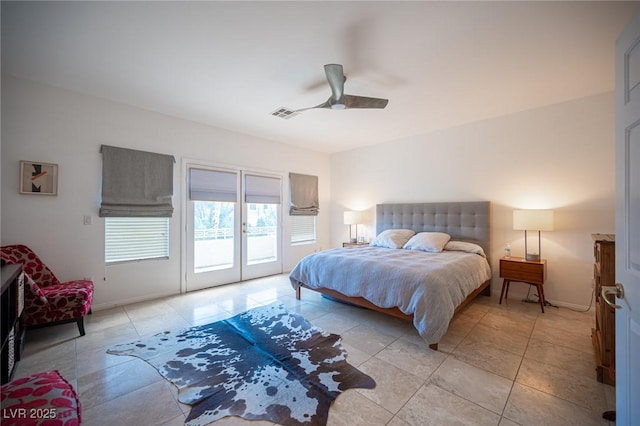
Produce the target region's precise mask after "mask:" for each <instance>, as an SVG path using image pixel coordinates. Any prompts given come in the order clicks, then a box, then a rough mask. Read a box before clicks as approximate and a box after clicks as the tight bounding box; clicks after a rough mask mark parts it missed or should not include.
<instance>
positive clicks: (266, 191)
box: [244, 175, 280, 204]
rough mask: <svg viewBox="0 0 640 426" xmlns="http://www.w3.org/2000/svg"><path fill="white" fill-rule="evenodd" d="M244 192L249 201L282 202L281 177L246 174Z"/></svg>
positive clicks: (259, 202)
mask: <svg viewBox="0 0 640 426" xmlns="http://www.w3.org/2000/svg"><path fill="white" fill-rule="evenodd" d="M244 194H245V195H244V197H245V201H246V202H247V203H257V204H280V178H277V177H269V176H256V175H245V177H244Z"/></svg>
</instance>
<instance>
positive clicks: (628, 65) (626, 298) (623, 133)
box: [616, 13, 640, 425]
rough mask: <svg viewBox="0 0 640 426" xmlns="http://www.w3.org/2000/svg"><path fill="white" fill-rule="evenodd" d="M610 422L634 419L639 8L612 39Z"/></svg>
mask: <svg viewBox="0 0 640 426" xmlns="http://www.w3.org/2000/svg"><path fill="white" fill-rule="evenodd" d="M616 282H618V283H620V285H621V286H622V289H623V293H618V298H617V299H616V301H617V305H618V306H619V307H620V308H619V309H616V417H617V419H616V423H617V424H619V425H632V424H639V422H640V404H639V403H640V369H639V368H638V361H639V360H640V13H639V14H636V16H635V17H634V18H633V19H632V21H631V23H629V25H628V26H627V28H626V29H625V30H624V31H623V32H622V34H621V35H620V36H619V37H618V40H617V42H616Z"/></svg>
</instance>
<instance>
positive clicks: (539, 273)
mask: <svg viewBox="0 0 640 426" xmlns="http://www.w3.org/2000/svg"><path fill="white" fill-rule="evenodd" d="M544 274H545V263H544V262H524V261H520V260H509V259H500V277H501V278H505V279H508V280H511V281H522V282H531V283H543V282H544Z"/></svg>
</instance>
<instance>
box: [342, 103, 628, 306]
mask: <svg viewBox="0 0 640 426" xmlns="http://www.w3.org/2000/svg"><path fill="white" fill-rule="evenodd" d="M614 155H615V152H614V96H613V93H606V94H602V95H598V96H593V97H588V98H584V99H580V100H575V101H571V102H566V103H562V104H558V105H553V106H549V107H545V108H540V109H535V110H530V111H524V112H521V113H517V114H512V115H508V116H503V117H499V118H495V119H490V120H485V121H481V122H476V123H472V124H468V125H464V126H459V127H455V128H450V129H446V130H443V131H439V132H434V133H429V134H423V135H417V136H414V137H411V138H406V139H402V140H398V141H394V142H388V143H384V144H381V145H378V146H374V147H368V148H362V149H357V150H352V151H348V152H343V153H338V154H334V155H332V156H331V188H332V191H331V200H332V210H331V219H332V223H333V224H334V225H335V226H333V227H332V243H333V244H334V245H337V244H339V243H340V242H341V241H346V238H347V237H348V232H349V230H348V226H346V225H341V223H342V213H343V211H344V210H364V209H367V210H368V211H369V212H371V215H370V217H371V220H370V222H369V224H368V226H365V227H361V232H366V233H367V234H368V236H369V237H371V236H372V235H373V234H374V233H375V227H374V215H373V209H374V206H375V204H376V203H391V202H429V201H459V200H464V201H474V200H488V201H491V203H492V213H491V214H492V217H491V225H492V232H491V236H492V253H491V259H492V268H493V270H494V279H493V287H492V289H493V292H494V293H496V292H498V293H499V291H500V288H501V284H502V283H501V280H499V279H498V259H499V258H500V257H501V256H502V254H503V249H504V245H505V244H506V243H510V245H511V249H512V255H513V256H518V255H520V256H522V255H523V253H524V233H523V232H522V231H513V230H512V211H513V209H520V208H550V209H553V210H554V211H555V231H553V232H544V233H543V235H542V257H543V258H546V259H547V260H548V280H547V282H546V283H545V295H546V296H547V298H548V299H549V300H551V301H555V302H556V303H559V304H564V305H573V306H576V307H582V306H587V305H589V301H590V297H591V293H592V289H591V279H592V268H593V266H592V265H593V251H592V240H591V236H590V234H591V233H594V232H601V233H613V232H614V209H615V177H614ZM511 288H512V290H511V292H510V293H513V296H511V294H510V298H516V297H517V295H518V293H520V295H522V294H524V293H526V290H527V288H528V286H527V285H525V284H514V285H512V286H511Z"/></svg>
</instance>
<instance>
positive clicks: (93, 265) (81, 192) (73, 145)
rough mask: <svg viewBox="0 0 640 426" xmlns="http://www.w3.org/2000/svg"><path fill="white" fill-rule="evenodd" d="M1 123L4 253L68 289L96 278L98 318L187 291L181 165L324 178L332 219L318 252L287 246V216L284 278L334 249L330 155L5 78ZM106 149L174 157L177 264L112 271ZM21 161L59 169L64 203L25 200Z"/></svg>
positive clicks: (324, 199)
mask: <svg viewBox="0 0 640 426" xmlns="http://www.w3.org/2000/svg"><path fill="white" fill-rule="evenodd" d="M2 124H3V126H2V157H1V160H2V179H1V182H2V191H1V196H2V201H1V206H2V210H1V211H2V215H1V216H2V222H1V226H2V231H1V236H2V240H1V242H2V244H14V243H23V244H27V245H29V246H30V247H32V248H33V249H34V250H35V251H36V253H38V254H39V255H40V256H41V257H42V258H43V259H44V261H45V263H47V265H49V266H50V267H51V268H52V269H53V270H54V272H55V273H56V274H57V275H58V276H59V278H60V279H62V280H69V279H77V278H82V277H92V278H93V279H94V282H95V285H96V293H95V302H94V307H95V308H96V309H100V308H103V307H108V306H113V305H114V304H123V303H128V302H131V301H137V300H144V299H150V298H155V297H159V296H163V295H167V294H175V293H179V292H180V283H181V279H180V278H181V259H180V244H181V233H180V230H181V211H180V208H181V206H182V198H181V197H182V196H183V186H184V185H183V183H182V182H184V180H183V179H182V170H181V163H182V159H183V158H188V159H196V160H200V161H207V162H212V163H219V164H227V165H232V166H240V167H244V168H249V169H259V170H268V171H273V172H278V173H282V174H283V175H284V176H286V175H287V173H288V172H290V171H292V172H298V173H306V174H314V175H318V176H319V191H320V206H321V210H322V207H323V206H325V207H324V212H326V213H324V212H321V214H320V216H319V217H318V237H319V240H318V244H316V245H303V246H295V247H291V246H290V245H289V244H287V243H286V241H288V238H287V237H289V232H290V231H289V229H290V228H289V216H288V215H285V229H286V233H285V244H284V253H283V255H284V265H283V266H284V270H285V271H287V270H289V269H291V268H292V267H293V265H295V263H296V262H297V261H298V259H300V258H301V257H302V256H303V255H306V254H308V253H310V252H312V251H314V250H317V249H319V248H322V247H327V246H328V242H329V217H330V216H329V214H328V211H329V208H328V207H329V179H330V175H329V156H328V155H326V154H321V153H316V152H312V151H308V150H304V149H299V148H295V147H292V146H289V145H284V144H278V143H274V142H270V141H266V140H261V139H258V138H255V137H251V136H247V135H241V134H238V133H234V132H230V131H226V130H223V129H219V128H215V127H211V126H206V125H202V124H198V123H194V122H190V121H186V120H182V119H178V118H174V117H169V116H166V115H161V114H158V113H154V112H150V111H145V110H141V109H137V108H133V107H129V106H126V105H122V104H117V103H113V102H109V101H106V100H102V99H98V98H93V97H87V96H83V95H79V94H77V93H73V92H69V91H65V90H61V89H57V88H53V87H49V86H43V85H38V84H32V83H29V82H26V81H22V80H17V79H14V78H9V77H3V78H2ZM102 144H108V145H114V146H120V147H126V148H131V149H139V150H146V151H153V152H158V153H163V154H170V155H174V156H175V158H176V166H175V167H174V197H173V205H174V209H175V213H174V215H173V218H172V219H171V221H170V227H171V230H170V232H171V234H170V241H171V242H170V244H171V245H170V259H168V260H156V261H146V262H138V263H126V264H121V265H115V266H108V267H105V266H104V220H103V219H102V218H99V217H98V209H99V205H100V191H101V186H100V185H101V173H102V157H101V155H100V153H99V148H100V145H102ZM20 160H29V161H42V162H50V163H56V164H58V165H59V182H58V191H59V192H58V195H57V196H54V197H51V196H36V195H21V194H19V193H18V168H19V161H20ZM286 182H287V181H286V180H285V183H286ZM283 187H284V188H285V190H284V191H283V192H284V194H283V195H284V197H285V203H284V206H285V207H286V206H287V205H288V191H287V190H286V187H287V186H286V185H283ZM284 211H286V208H285V209H284ZM85 215H90V216H92V218H93V224H92V225H83V216H85Z"/></svg>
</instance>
